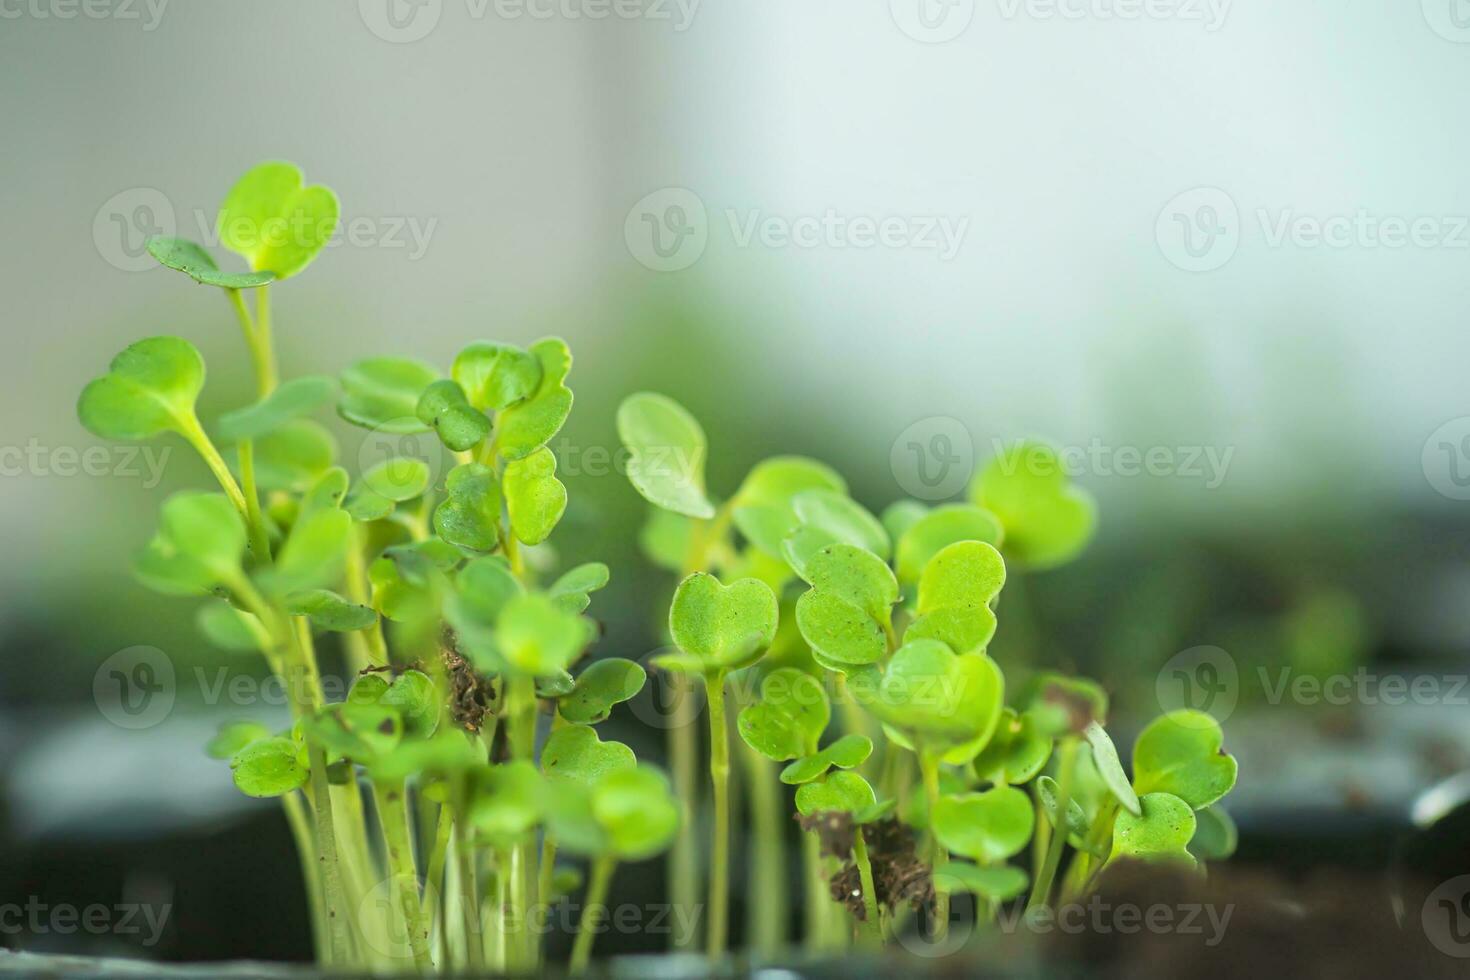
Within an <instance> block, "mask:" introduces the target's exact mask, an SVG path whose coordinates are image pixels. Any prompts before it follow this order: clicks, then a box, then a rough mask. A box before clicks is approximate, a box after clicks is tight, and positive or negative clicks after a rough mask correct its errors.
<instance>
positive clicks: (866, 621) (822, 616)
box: [796, 589, 888, 672]
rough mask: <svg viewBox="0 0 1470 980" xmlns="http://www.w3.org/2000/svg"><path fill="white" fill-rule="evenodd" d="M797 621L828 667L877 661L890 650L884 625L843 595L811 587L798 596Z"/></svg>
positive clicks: (848, 666)
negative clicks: (844, 599) (838, 595)
mask: <svg viewBox="0 0 1470 980" xmlns="http://www.w3.org/2000/svg"><path fill="white" fill-rule="evenodd" d="M796 625H797V628H798V629H799V630H801V636H802V638H803V639H804V640H806V641H807V643H808V644H810V645H811V648H812V653H813V655H814V656H816V657H817V658H818V661H819V662H820V663H821V664H822V665H823V666H824V667H826V668H828V669H829V670H837V671H842V672H846V671H847V670H848V669H849V668H852V667H862V666H866V665H868V664H875V663H877V662H878V661H879V660H881V659H883V655H884V654H886V653H887V652H888V640H887V637H886V636H885V635H884V633H883V627H882V626H881V625H880V624H879V623H877V622H876V621H875V620H874V619H873V617H872V616H869V615H868V614H867V613H866V612H864V611H863V610H861V609H859V608H858V607H857V606H854V605H852V604H851V603H849V602H845V601H843V600H842V599H841V598H839V597H837V596H835V595H833V594H831V593H828V592H823V591H822V590H820V589H812V590H810V591H808V592H805V593H803V594H802V596H801V598H799V599H797V600H796Z"/></svg>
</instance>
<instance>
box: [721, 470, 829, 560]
mask: <svg viewBox="0 0 1470 980" xmlns="http://www.w3.org/2000/svg"><path fill="white" fill-rule="evenodd" d="M803 490H831V491H835V492H837V493H840V494H845V493H847V483H846V482H845V481H844V480H843V479H842V477H841V475H840V474H838V473H837V471H835V470H833V469H832V468H831V467H829V466H827V465H826V464H825V463H819V462H817V461H816V460H814V459H807V458H806V457H804V456H775V457H773V458H771V459H767V460H763V461H762V462H760V463H757V464H756V465H755V467H754V468H752V469H751V471H750V472H749V473H748V474H746V477H745V482H744V483H742V484H741V485H740V489H739V490H738V491H736V493H735V497H734V500H733V501H732V507H733V511H732V516H733V519H734V521H735V526H736V527H737V528H739V529H740V533H741V534H743V535H745V538H746V540H748V541H749V542H750V543H751V544H753V545H755V546H756V547H757V548H759V549H760V550H761V551H764V552H765V553H766V554H767V555H770V556H771V557H772V558H781V557H782V550H781V543H782V542H783V541H784V540H785V539H786V536H787V535H788V534H790V533H791V532H792V531H793V530H795V529H796V526H797V523H798V521H797V519H796V510H795V507H794V506H793V504H792V498H793V497H795V496H796V495H797V494H798V493H801V492H802V491H803Z"/></svg>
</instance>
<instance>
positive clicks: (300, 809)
mask: <svg viewBox="0 0 1470 980" xmlns="http://www.w3.org/2000/svg"><path fill="white" fill-rule="evenodd" d="M281 806H282V807H283V808H284V809H285V811H286V822H287V823H288V824H290V825H291V836H292V837H293V838H295V840H296V854H297V856H298V857H299V858H300V860H301V877H302V879H304V881H305V884H306V904H307V908H308V909H309V910H310V912H311V933H312V936H313V937H314V939H315V944H316V948H317V949H318V950H325V949H326V948H327V945H328V942H329V940H328V937H327V916H326V909H325V908H324V906H323V904H322V891H321V876H320V875H319V874H317V870H316V845H315V843H314V842H313V841H312V837H311V820H310V818H308V817H307V815H306V805H305V803H304V802H303V800H302V797H301V794H300V793H298V792H296V791H295V790H292V791H291V792H289V793H287V794H286V795H285V796H283V797H281Z"/></svg>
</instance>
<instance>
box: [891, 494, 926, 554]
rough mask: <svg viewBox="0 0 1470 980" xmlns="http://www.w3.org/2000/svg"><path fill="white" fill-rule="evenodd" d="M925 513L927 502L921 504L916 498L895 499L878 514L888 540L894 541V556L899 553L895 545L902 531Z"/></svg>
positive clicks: (900, 537)
mask: <svg viewBox="0 0 1470 980" xmlns="http://www.w3.org/2000/svg"><path fill="white" fill-rule="evenodd" d="M927 513H929V505H928V504H921V503H919V501H917V500H895V501H894V502H893V503H891V504H889V505H888V506H887V507H885V508H883V513H881V514H879V515H878V523H880V524H882V525H883V530H885V531H887V532H888V540H889V541H892V542H894V545H895V547H894V556H895V558H897V556H898V555H899V554H900V552H899V551H898V548H897V545H898V543H899V542H900V541H901V539H902V538H903V536H904V533H905V532H907V531H908V529H909V528H911V527H913V526H914V525H915V524H917V523H918V522H919V521H920V520H921V519H922V518H923V516H924V515H925V514H927ZM921 567H922V566H921Z"/></svg>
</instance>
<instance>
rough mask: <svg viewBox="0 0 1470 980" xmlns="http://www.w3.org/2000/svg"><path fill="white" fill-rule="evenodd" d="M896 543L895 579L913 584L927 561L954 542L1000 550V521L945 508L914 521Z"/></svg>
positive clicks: (959, 507) (975, 510)
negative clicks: (983, 543)
mask: <svg viewBox="0 0 1470 980" xmlns="http://www.w3.org/2000/svg"><path fill="white" fill-rule="evenodd" d="M897 540H898V544H897V547H896V549H895V555H896V557H895V562H894V563H895V566H896V567H897V570H898V577H899V578H900V579H902V580H903V581H905V582H916V581H918V578H919V576H920V574H922V573H923V571H924V569H925V568H926V567H927V566H928V564H929V561H930V559H932V558H933V557H934V556H935V555H937V554H939V552H940V551H942V550H944V549H945V548H947V547H949V546H950V545H952V544H954V543H955V542H957V541H983V542H985V543H986V544H988V545H991V546H993V547H999V546H1000V541H1001V528H1000V521H999V520H998V519H997V518H996V516H995V515H994V514H992V513H990V512H989V511H987V510H985V509H984V508H981V507H974V506H971V505H969V504H945V505H944V506H942V507H936V508H934V509H933V510H931V511H928V512H927V513H925V514H923V515H922V516H920V517H919V518H918V519H917V520H915V521H913V522H912V523H911V524H909V525H908V527H907V528H906V529H905V530H904V532H903V533H902V534H901V535H900V536H899V537H898V539H897ZM1003 581H1004V579H1002V582H1003Z"/></svg>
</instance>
